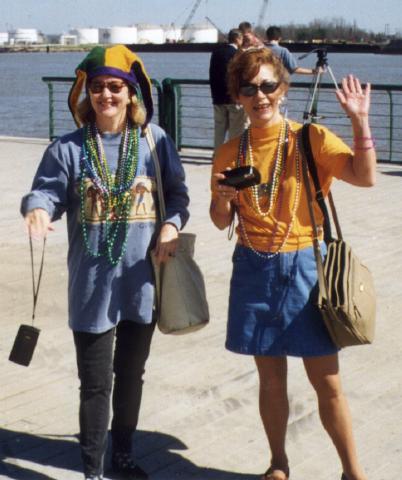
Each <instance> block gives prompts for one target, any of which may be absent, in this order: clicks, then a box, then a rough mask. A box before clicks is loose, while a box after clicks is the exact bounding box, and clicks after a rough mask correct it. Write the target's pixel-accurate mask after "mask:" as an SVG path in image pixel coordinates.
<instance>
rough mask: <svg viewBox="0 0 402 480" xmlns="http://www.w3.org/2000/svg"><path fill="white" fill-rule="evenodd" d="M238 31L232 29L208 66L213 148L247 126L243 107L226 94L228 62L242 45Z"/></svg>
mask: <svg viewBox="0 0 402 480" xmlns="http://www.w3.org/2000/svg"><path fill="white" fill-rule="evenodd" d="M242 41H243V35H242V33H241V31H240V30H238V29H232V30H230V32H229V34H228V43H225V44H223V45H219V46H218V47H217V48H216V49H215V50H214V51H213V52H212V55H211V60H210V64H209V84H210V88H211V96H212V103H213V107H214V147H215V149H216V148H218V147H219V146H220V145H222V143H224V141H225V138H226V136H228V138H229V139H231V138H234V137H236V136H238V135H241V134H242V133H243V131H244V129H245V128H246V127H247V125H248V121H247V116H246V115H245V113H244V110H243V107H242V106H241V105H238V104H237V103H235V102H234V101H233V100H232V99H231V98H230V95H229V94H228V89H227V82H226V74H227V67H228V64H229V62H230V60H231V59H232V58H233V56H234V55H235V54H236V52H237V51H238V50H239V48H240V47H241V45H242Z"/></svg>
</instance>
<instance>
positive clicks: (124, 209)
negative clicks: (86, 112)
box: [80, 122, 139, 265]
mask: <svg viewBox="0 0 402 480" xmlns="http://www.w3.org/2000/svg"><path fill="white" fill-rule="evenodd" d="M138 139H139V133H138V129H137V128H135V127H134V126H132V125H131V124H130V123H129V122H127V123H126V125H125V127H124V129H123V132H122V136H121V141H120V146H119V157H118V162H117V169H116V172H115V175H113V174H112V172H111V171H110V167H109V164H108V162H107V159H106V155H105V151H104V148H103V143H102V137H101V135H100V133H99V131H98V129H97V127H96V124H95V123H91V124H89V125H86V126H85V127H84V142H83V155H82V159H81V175H80V218H81V225H82V235H83V239H84V244H85V248H86V251H87V252H88V254H89V255H91V256H92V257H101V256H106V257H107V259H108V261H109V263H111V264H112V265H117V264H118V263H119V262H120V260H121V259H122V257H123V255H124V253H125V251H126V248H127V236H128V218H129V214H130V210H131V205H132V195H131V192H130V189H131V187H132V185H133V182H134V179H135V176H136V174H137V167H138ZM88 178H89V179H90V180H91V182H92V183H93V186H94V188H95V190H96V192H97V194H98V195H97V197H99V198H100V201H101V205H102V218H101V220H102V222H101V225H100V229H99V236H98V248H97V249H96V250H93V249H92V248H91V246H90V242H89V238H88V223H90V222H88V221H87V218H86V214H85V197H86V184H87V183H88V180H87V179H88ZM121 231H122V232H123V241H122V244H121V246H120V249H119V250H120V252H119V253H118V255H117V256H116V255H115V253H114V252H115V250H116V241H117V239H118V236H119V235H118V234H119V232H121Z"/></svg>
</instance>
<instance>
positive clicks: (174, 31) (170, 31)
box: [163, 24, 182, 43]
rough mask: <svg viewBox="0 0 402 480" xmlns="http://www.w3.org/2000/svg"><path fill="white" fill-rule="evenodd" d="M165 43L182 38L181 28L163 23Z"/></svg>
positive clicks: (174, 41)
mask: <svg viewBox="0 0 402 480" xmlns="http://www.w3.org/2000/svg"><path fill="white" fill-rule="evenodd" d="M163 31H164V34H165V42H166V43H176V42H179V41H180V40H182V30H181V28H180V27H176V26H175V25H173V24H172V25H165V26H164V27H163Z"/></svg>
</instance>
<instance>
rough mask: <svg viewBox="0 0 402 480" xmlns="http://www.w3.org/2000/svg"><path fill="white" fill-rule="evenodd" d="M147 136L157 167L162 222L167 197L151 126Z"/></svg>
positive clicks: (146, 132) (157, 187) (146, 133)
mask: <svg viewBox="0 0 402 480" xmlns="http://www.w3.org/2000/svg"><path fill="white" fill-rule="evenodd" d="M145 137H146V139H147V142H148V145H149V149H150V151H151V155H152V160H153V162H154V167H155V178H156V190H157V192H158V203H159V217H160V221H161V223H162V222H163V221H164V220H165V218H166V205H165V197H164V196H163V183H162V174H161V167H160V162H159V157H158V152H157V151H156V145H155V140H154V137H153V135H152V131H151V128H150V127H147V129H146V131H145Z"/></svg>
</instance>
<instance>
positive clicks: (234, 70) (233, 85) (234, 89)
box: [227, 47, 290, 100]
mask: <svg viewBox="0 0 402 480" xmlns="http://www.w3.org/2000/svg"><path fill="white" fill-rule="evenodd" d="M262 65H271V66H272V68H273V70H274V74H275V76H276V77H277V79H278V81H279V82H280V83H281V84H283V85H285V88H286V89H287V88H288V86H289V83H290V81H289V72H288V71H287V70H286V68H285V67H284V65H283V63H282V61H281V60H280V59H279V58H278V57H277V56H276V55H274V54H273V53H272V51H271V50H270V49H269V48H263V47H262V48H250V49H248V50H245V51H243V52H239V53H236V55H234V57H233V58H232V60H231V61H230V63H229V66H228V73H227V85H228V91H229V94H230V96H231V97H232V99H233V100H236V99H237V98H238V97H239V93H240V87H241V85H244V84H245V83H248V82H249V81H250V80H252V79H253V78H254V77H255V76H256V75H258V72H259V71H260V68H261V66H262Z"/></svg>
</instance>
